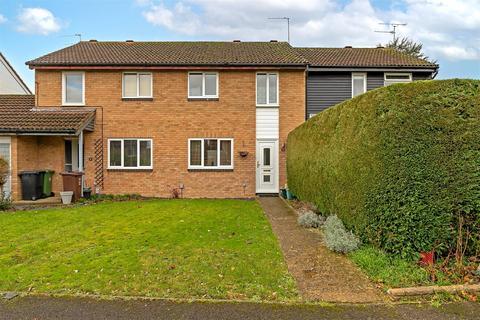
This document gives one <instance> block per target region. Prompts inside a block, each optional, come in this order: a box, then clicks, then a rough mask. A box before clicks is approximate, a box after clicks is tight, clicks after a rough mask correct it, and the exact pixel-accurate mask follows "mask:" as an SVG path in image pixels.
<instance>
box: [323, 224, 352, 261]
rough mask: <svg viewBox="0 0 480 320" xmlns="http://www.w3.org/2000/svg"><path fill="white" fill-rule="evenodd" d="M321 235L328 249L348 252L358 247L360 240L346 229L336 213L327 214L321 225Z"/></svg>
mask: <svg viewBox="0 0 480 320" xmlns="http://www.w3.org/2000/svg"><path fill="white" fill-rule="evenodd" d="M323 237H324V241H325V245H326V246H327V248H328V249H330V250H332V251H335V252H340V253H349V252H352V251H355V250H357V249H358V247H359V245H360V240H359V239H358V237H357V236H355V235H354V234H353V233H352V232H351V231H350V232H349V231H347V229H345V226H344V225H343V222H342V220H340V219H339V218H338V217H337V216H336V215H333V216H329V217H328V218H327V220H326V221H325V224H324V226H323Z"/></svg>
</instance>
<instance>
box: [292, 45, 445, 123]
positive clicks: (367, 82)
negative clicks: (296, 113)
mask: <svg viewBox="0 0 480 320" xmlns="http://www.w3.org/2000/svg"><path fill="white" fill-rule="evenodd" d="M297 50H298V52H299V53H300V54H302V55H303V56H304V57H305V59H307V60H308V68H307V74H308V76H307V89H306V90H307V91H306V92H307V93H306V95H307V111H306V112H307V114H306V115H307V118H309V117H312V116H314V115H315V114H317V113H319V112H321V111H323V110H325V109H327V108H329V107H331V106H334V105H336V104H338V103H340V102H343V101H345V100H348V99H351V98H352V97H355V96H357V95H359V94H362V93H365V92H367V91H369V90H373V89H376V88H379V87H383V86H387V85H390V84H394V83H406V82H411V81H415V80H428V79H433V78H435V76H436V74H437V72H438V65H437V64H434V63H431V62H428V61H426V60H423V59H418V58H415V57H412V56H409V55H406V54H403V53H401V52H398V51H396V50H393V49H390V48H384V47H377V48H352V47H345V48H297Z"/></svg>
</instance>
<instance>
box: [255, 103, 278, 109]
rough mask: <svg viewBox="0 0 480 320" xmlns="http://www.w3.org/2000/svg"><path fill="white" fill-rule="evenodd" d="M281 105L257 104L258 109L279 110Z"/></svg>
mask: <svg viewBox="0 0 480 320" xmlns="http://www.w3.org/2000/svg"><path fill="white" fill-rule="evenodd" d="M278 107H280V105H279V104H257V108H278Z"/></svg>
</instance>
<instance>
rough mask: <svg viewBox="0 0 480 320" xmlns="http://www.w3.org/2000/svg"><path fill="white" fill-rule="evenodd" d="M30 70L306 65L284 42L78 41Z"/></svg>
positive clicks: (35, 64)
mask: <svg viewBox="0 0 480 320" xmlns="http://www.w3.org/2000/svg"><path fill="white" fill-rule="evenodd" d="M27 64H28V65H30V66H64V65H69V66H72V65H76V66H118V65H122V66H123V65H125V66H144V65H149V66H179V65H189V66H192V65H199V66H202V65H221V66H225V65H231V66H245V65H248V66H250V65H254V66H256V65H259V66H260V65H261V66H265V65H271V66H285V65H287V66H290V65H299V66H303V65H305V64H306V60H305V58H303V57H302V56H301V55H300V54H299V53H298V52H297V51H296V50H295V49H294V48H292V47H291V46H290V45H289V44H288V43H287V42H92V41H82V42H79V43H77V44H75V45H73V46H70V47H67V48H64V49H61V50H58V51H55V52H52V53H49V54H47V55H44V56H42V57H40V58H37V59H35V60H31V61H28V62H27Z"/></svg>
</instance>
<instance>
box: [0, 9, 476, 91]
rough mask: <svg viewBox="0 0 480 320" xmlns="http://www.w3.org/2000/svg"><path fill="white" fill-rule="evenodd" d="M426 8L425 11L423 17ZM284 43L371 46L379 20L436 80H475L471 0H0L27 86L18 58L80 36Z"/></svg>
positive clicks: (1, 36)
mask: <svg viewBox="0 0 480 320" xmlns="http://www.w3.org/2000/svg"><path fill="white" fill-rule="evenodd" d="M427 13H428V14H427ZM272 16H274V17H277V16H280V17H281V16H290V17H291V18H292V24H291V38H292V41H291V42H292V45H296V46H342V47H343V46H345V45H353V46H354V47H365V46H367V47H371V46H375V45H376V44H378V43H386V42H388V40H389V39H390V36H389V35H388V34H381V33H375V32H374V30H379V29H382V28H384V27H382V26H381V25H379V23H380V22H405V23H408V25H407V26H406V27H402V28H401V29H400V34H401V35H406V36H409V37H411V38H412V39H414V40H416V41H421V42H422V43H423V44H424V49H425V52H426V53H427V55H428V56H430V57H431V58H434V59H436V60H437V62H438V63H439V64H440V73H439V75H438V78H452V77H459V78H477V79H478V78H480V33H479V32H478V31H479V30H480V1H478V0H393V1H384V0H338V1H335V0H262V1H261V0H243V1H238V0H183V1H173V0H170V1H160V0H118V1H114V0H104V1H101V0H97V1H93V0H84V1H78V0H77V1H73V0H62V1H58V0H56V1H54V0H50V1H47V0H44V1H27V0H25V1H22V0H20V1H9V0H0V51H1V52H2V53H3V54H4V55H5V56H6V57H7V58H8V59H9V61H10V62H11V63H12V64H13V66H14V67H15V68H16V69H17V71H18V72H19V73H20V75H21V76H22V77H23V78H24V79H25V81H26V82H27V84H28V85H29V86H30V87H31V88H33V82H34V81H33V72H32V71H30V70H28V68H27V67H26V66H25V64H24V63H25V61H27V60H29V59H33V58H36V57H38V56H40V55H43V54H46V53H48V52H51V51H54V50H56V49H59V48H62V47H65V46H67V45H70V44H72V43H74V42H75V41H76V37H74V36H71V35H73V34H75V33H81V34H82V38H83V39H84V40H88V39H98V40H126V39H133V40H228V41H230V40H233V39H241V40H243V41H247V40H270V39H279V40H284V39H286V28H285V24H284V23H282V22H281V21H273V20H268V19H267V18H268V17H272Z"/></svg>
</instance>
